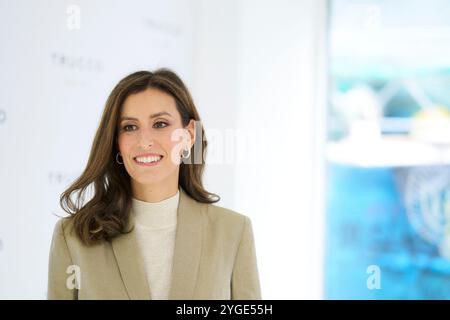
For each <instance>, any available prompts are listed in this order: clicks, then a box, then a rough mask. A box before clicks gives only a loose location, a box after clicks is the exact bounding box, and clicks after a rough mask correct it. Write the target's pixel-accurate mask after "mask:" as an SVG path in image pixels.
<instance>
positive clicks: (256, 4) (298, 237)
mask: <svg viewBox="0 0 450 320" xmlns="http://www.w3.org/2000/svg"><path fill="white" fill-rule="evenodd" d="M325 2H326V1H316V0H302V1H288V0H283V1H269V0H264V1H260V0H258V1H256V0H246V1H206V0H199V1H198V2H197V3H198V5H199V9H198V10H197V13H198V12H200V13H201V17H199V18H197V19H196V22H197V23H196V30H197V31H196V33H195V34H196V36H197V41H196V44H197V45H196V50H197V54H196V55H195V59H196V60H195V61H196V67H195V70H196V72H195V74H196V76H195V78H194V85H195V95H196V96H197V97H199V98H198V99H197V103H198V104H199V107H200V108H201V109H202V110H201V112H202V114H203V117H204V118H205V119H207V123H206V128H207V135H208V130H211V129H212V130H214V131H219V132H221V133H222V134H221V136H220V137H219V139H216V140H217V141H213V142H212V145H214V147H213V148H215V149H221V147H222V146H225V145H227V143H229V145H233V143H234V147H233V146H232V147H230V148H226V147H225V150H224V153H225V155H224V157H223V160H224V161H226V160H227V156H228V155H229V154H230V151H232V152H235V155H234V156H235V158H234V161H232V162H231V163H232V164H231V165H228V164H225V165H212V166H211V165H210V166H209V167H208V169H207V170H208V171H207V178H208V179H207V180H208V181H211V184H212V185H214V186H219V189H220V190H219V191H220V193H221V194H223V195H224V200H225V201H224V202H223V203H222V204H224V205H225V206H228V207H231V208H232V209H234V210H237V211H238V212H241V213H244V214H246V215H248V216H250V217H251V219H252V222H253V229H254V232H255V241H256V247H257V248H256V249H257V254H258V265H259V268H260V278H261V286H262V294H263V298H265V299H304V298H310V299H319V298H322V297H323V293H322V287H323V285H322V281H323V280H322V273H323V237H324V223H323V175H324V172H323V156H322V155H323V152H322V150H323V141H324V137H325V100H324V97H325V93H326V92H325V77H324V75H325V58H326V57H325V52H326V51H325V43H326V38H325V33H326V30H325V26H326V23H325V22H326V7H325ZM319 75H320V76H319ZM229 129H230V130H232V131H233V132H234V133H235V139H228V138H227V136H226V133H225V132H226V130H229ZM246 134H249V135H250V136H251V135H252V134H253V135H255V139H254V140H252V142H251V143H245V141H246V140H245V139H246V138H245V136H246ZM243 157H244V158H243ZM231 158H233V157H231ZM239 159H240V160H239ZM222 170H223V171H222ZM224 173H225V174H224ZM228 173H229V174H230V175H228ZM231 174H234V175H233V176H232V175H231ZM222 179H225V181H226V182H224V181H223V180H222ZM230 181H232V182H233V184H234V185H233V186H232V187H231V188H230V186H229V183H230ZM213 182H214V183H213Z"/></svg>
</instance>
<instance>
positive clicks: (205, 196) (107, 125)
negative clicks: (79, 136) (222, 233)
mask: <svg viewBox="0 0 450 320" xmlns="http://www.w3.org/2000/svg"><path fill="white" fill-rule="evenodd" d="M148 88H156V89H159V90H162V91H163V92H165V93H167V94H169V95H171V96H172V97H173V98H174V99H175V102H176V107H177V110H178V112H179V114H180V116H181V119H182V124H183V127H186V126H187V125H188V123H189V121H190V120H191V119H194V120H196V121H200V116H199V114H198V112H197V109H196V107H195V105H194V102H193V100H192V97H191V95H190V93H189V91H188V89H187V87H186V86H185V85H184V83H183V81H182V80H181V79H180V77H178V76H177V75H176V74H175V73H174V72H173V71H171V70H170V69H166V68H161V69H158V70H156V71H154V72H150V71H138V72H135V73H132V74H130V75H128V76H126V77H125V78H123V79H122V80H121V81H120V82H119V83H118V84H117V85H116V86H115V87H114V89H113V90H112V92H111V94H110V95H109V97H108V99H107V101H106V105H105V108H104V110H103V115H102V117H101V120H100V124H99V127H98V129H97V132H96V134H95V138H94V141H93V143H92V147H91V152H90V155H89V159H88V162H87V165H86V168H85V169H84V171H83V173H82V174H81V176H80V177H79V178H77V179H76V180H75V181H74V182H73V183H72V185H70V187H69V188H68V189H67V190H65V191H64V192H63V193H62V194H61V196H60V205H61V207H62V208H63V210H64V211H65V212H67V213H69V215H70V216H68V217H66V218H67V219H71V220H72V221H73V225H72V227H73V230H74V231H75V232H76V234H77V236H78V237H79V238H80V239H81V240H82V241H83V242H84V243H85V244H86V245H92V244H95V243H98V242H99V241H101V240H106V241H110V240H111V239H113V238H114V237H116V236H119V235H120V234H123V233H128V232H130V231H131V230H132V229H129V228H128V227H129V217H130V210H131V198H132V191H131V182H130V176H129V174H128V173H127V172H126V169H125V167H124V166H121V165H118V163H117V162H116V160H115V156H116V154H117V152H118V142H117V136H118V121H119V117H120V112H121V108H122V105H123V103H124V101H125V99H126V98H127V97H128V96H129V95H131V94H134V93H138V92H142V91H144V90H146V89H148ZM199 123H200V122H197V124H199ZM200 129H201V134H200V137H201V139H198V138H197V139H196V141H195V143H194V145H193V146H192V148H191V156H190V158H191V157H192V155H193V154H194V151H196V150H198V148H200V150H201V154H200V156H201V159H200V160H201V161H197V157H196V159H195V160H196V164H194V163H192V161H191V162H189V163H188V164H187V163H184V162H181V164H180V171H179V181H178V184H179V186H180V187H181V188H183V190H184V191H185V192H186V193H187V194H188V195H189V196H190V197H191V198H193V199H195V200H197V201H199V202H202V203H215V202H218V201H219V200H220V197H219V196H218V195H216V194H213V193H210V192H208V191H206V190H205V188H204V187H203V183H202V175H203V170H204V165H205V162H204V159H205V157H206V149H207V145H208V143H207V140H206V136H205V132H204V130H203V127H202V126H201V128H200ZM198 131H199V129H198V128H197V132H198ZM199 133H200V132H199ZM197 137H198V135H197ZM197 140H199V141H197ZM200 143H201V147H200V146H198V144H200ZM190 158H188V160H189V159H190ZM88 187H91V189H92V191H93V192H92V193H93V196H92V198H91V199H90V200H89V201H88V202H86V203H84V202H85V196H86V195H87V191H88V190H89V189H88ZM74 194H76V201H75V202H74V201H73V200H72V195H74Z"/></svg>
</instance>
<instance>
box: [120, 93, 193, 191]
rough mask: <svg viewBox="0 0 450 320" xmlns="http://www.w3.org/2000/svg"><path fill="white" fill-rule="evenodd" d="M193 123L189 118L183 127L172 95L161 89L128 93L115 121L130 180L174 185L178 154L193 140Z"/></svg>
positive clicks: (177, 171)
mask: <svg viewBox="0 0 450 320" xmlns="http://www.w3.org/2000/svg"><path fill="white" fill-rule="evenodd" d="M194 125H195V121H194V120H191V121H190V122H189V125H188V126H187V127H186V128H185V129H183V125H182V121H181V116H180V114H179V113H178V110H177V107H176V103H175V99H174V98H173V97H172V96H171V95H169V94H167V93H165V92H163V91H161V90H158V89H154V88H150V89H146V90H145V91H142V92H139V93H135V94H132V95H130V96H128V97H127V98H126V99H125V101H124V103H123V106H122V110H121V114H120V118H119V123H118V126H119V128H118V147H119V151H120V154H121V156H122V158H123V163H124V166H125V169H126V170H127V172H128V174H129V175H130V177H131V179H132V182H134V183H136V182H137V183H138V184H140V185H155V186H157V185H160V184H161V183H168V184H171V185H176V186H178V173H179V162H180V155H181V152H182V150H183V149H185V148H186V147H188V148H189V149H190V148H191V147H192V145H193V143H194V139H195V136H194V132H195V127H194ZM186 129H187V130H186ZM179 133H184V137H185V138H184V139H182V138H181V137H180V134H179ZM177 134H178V135H177ZM155 160H156V161H155ZM119 161H120V158H119ZM149 161H150V162H149ZM133 180H134V181H133Z"/></svg>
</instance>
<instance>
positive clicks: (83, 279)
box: [47, 188, 261, 300]
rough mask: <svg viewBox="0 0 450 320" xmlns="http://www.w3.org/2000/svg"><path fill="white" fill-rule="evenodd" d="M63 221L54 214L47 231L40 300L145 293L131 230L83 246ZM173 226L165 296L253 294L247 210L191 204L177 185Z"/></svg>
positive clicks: (256, 290) (254, 271)
mask: <svg viewBox="0 0 450 320" xmlns="http://www.w3.org/2000/svg"><path fill="white" fill-rule="evenodd" d="M131 221H132V220H131ZM70 224H71V220H70V219H62V218H61V219H60V220H58V222H57V223H56V226H55V229H54V233H53V238H52V244H51V249H50V254H49V268H48V292H47V298H48V299H144V300H145V299H150V293H149V291H150V290H151V288H149V285H148V284H147V280H146V276H145V271H144V266H143V260H142V258H141V256H140V254H139V252H138V246H137V242H136V233H135V232H134V231H132V232H131V233H129V234H124V235H120V236H119V237H117V238H114V239H113V240H112V241H111V242H108V241H103V242H102V243H100V244H97V245H95V246H91V247H88V246H86V245H84V244H83V243H82V242H81V241H80V240H79V239H78V237H77V236H76V235H75V233H74V232H73V233H72V232H69V229H70ZM176 230H177V231H176V238H175V249H174V258H173V269H172V281H171V287H170V293H169V299H170V300H179V299H188V300H193V299H214V300H228V299H232V300H235V299H237V300H242V299H261V292H260V284H259V276H258V267H257V261H256V252H255V245H254V238H253V231H252V224H251V221H250V219H249V218H248V217H247V216H245V215H242V214H239V213H236V212H234V211H231V210H228V209H225V208H222V207H219V206H216V205H213V204H204V203H200V202H197V201H195V200H194V199H192V198H191V197H190V196H189V195H187V193H186V192H185V191H184V190H183V189H182V188H180V200H179V205H178V213H177V229H176ZM74 279H78V281H79V283H78V284H77V285H75V286H74ZM150 286H151V284H150Z"/></svg>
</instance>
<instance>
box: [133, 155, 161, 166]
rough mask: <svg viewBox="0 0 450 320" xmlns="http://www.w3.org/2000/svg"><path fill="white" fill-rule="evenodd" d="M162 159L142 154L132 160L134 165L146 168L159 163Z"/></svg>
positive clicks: (158, 156) (157, 156) (159, 156)
mask: <svg viewBox="0 0 450 320" xmlns="http://www.w3.org/2000/svg"><path fill="white" fill-rule="evenodd" d="M162 159H163V156H162V155H159V154H155V153H147V154H142V155H139V156H137V157H134V158H133V160H134V162H135V163H136V164H138V165H140V166H147V167H148V166H154V165H156V164H158V163H159V162H161V160H162Z"/></svg>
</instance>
